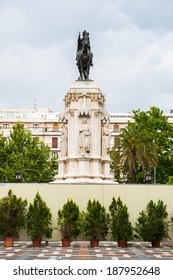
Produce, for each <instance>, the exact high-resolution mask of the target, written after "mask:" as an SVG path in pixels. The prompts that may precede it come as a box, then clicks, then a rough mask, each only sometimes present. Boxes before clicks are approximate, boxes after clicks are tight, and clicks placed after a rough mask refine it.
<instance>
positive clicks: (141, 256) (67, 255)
mask: <svg viewBox="0 0 173 280" xmlns="http://www.w3.org/2000/svg"><path fill="white" fill-rule="evenodd" d="M42 243H43V244H42V246H41V247H40V248H33V247H32V243H31V241H27V242H22V241H15V244H14V247H9V248H5V247H4V246H3V242H2V241H1V242H0V260H58V259H62V260H172V259H173V243H172V242H162V243H161V247H160V248H152V247H151V245H150V242H130V243H129V244H128V246H127V247H126V248H119V247H117V243H116V242H110V241H102V242H100V246H99V247H97V248H91V247H90V243H89V242H88V241H73V242H72V243H71V246H70V247H67V248H64V247H62V246H61V242H60V241H59V242H49V243H48V244H46V243H45V242H42Z"/></svg>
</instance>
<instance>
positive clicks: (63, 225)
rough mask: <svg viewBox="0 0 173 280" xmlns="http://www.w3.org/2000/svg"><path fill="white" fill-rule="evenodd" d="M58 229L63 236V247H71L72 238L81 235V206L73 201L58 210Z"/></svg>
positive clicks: (68, 201)
mask: <svg viewBox="0 0 173 280" xmlns="http://www.w3.org/2000/svg"><path fill="white" fill-rule="evenodd" d="M57 224H58V229H59V231H60V233H61V236H62V246H63V247H68V246H70V242H71V240H72V238H73V237H74V238H76V237H77V235H78V234H79V233H80V211H79V206H78V205H77V204H76V203H75V202H74V201H73V200H72V199H71V200H69V199H68V200H67V202H66V203H65V204H64V205H63V207H62V209H59V210H58V219H57Z"/></svg>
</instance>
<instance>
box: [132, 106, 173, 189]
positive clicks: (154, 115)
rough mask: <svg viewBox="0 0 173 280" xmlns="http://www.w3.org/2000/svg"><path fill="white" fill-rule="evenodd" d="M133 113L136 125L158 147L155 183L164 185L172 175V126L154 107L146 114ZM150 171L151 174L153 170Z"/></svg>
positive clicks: (161, 112)
mask: <svg viewBox="0 0 173 280" xmlns="http://www.w3.org/2000/svg"><path fill="white" fill-rule="evenodd" d="M133 113H134V116H133V118H134V121H135V123H136V125H137V126H139V127H140V129H141V130H142V131H143V132H144V133H145V134H146V135H149V136H150V137H151V138H152V139H153V141H154V142H155V143H156V145H157V146H158V151H157V158H158V164H157V183H162V184H164V183H166V182H167V181H168V179H169V176H172V175H173V126H172V124H170V123H169V122H168V117H167V116H165V115H163V111H161V110H160V109H159V108H156V107H151V108H150V110H149V111H146V112H143V111H140V110H137V111H134V112H133ZM150 171H152V172H153V169H152V170H150Z"/></svg>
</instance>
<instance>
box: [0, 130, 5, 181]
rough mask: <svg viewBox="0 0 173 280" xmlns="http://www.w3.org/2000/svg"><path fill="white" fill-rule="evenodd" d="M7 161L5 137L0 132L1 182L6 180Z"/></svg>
mask: <svg viewBox="0 0 173 280" xmlns="http://www.w3.org/2000/svg"><path fill="white" fill-rule="evenodd" d="M5 163H6V151H5V138H4V137H3V135H2V134H0V178H1V182H4V181H5V178H6V176H5V172H4V171H5Z"/></svg>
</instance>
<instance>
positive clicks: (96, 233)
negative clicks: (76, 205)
mask: <svg viewBox="0 0 173 280" xmlns="http://www.w3.org/2000/svg"><path fill="white" fill-rule="evenodd" d="M108 223H109V215H108V214H107V213H106V209H105V207H104V206H102V205H101V204H100V202H99V201H98V200H95V199H94V200H93V201H91V200H90V199H89V201H88V203H87V207H86V212H84V211H83V212H82V232H83V235H84V237H85V238H86V239H89V240H90V243H91V247H98V246H99V240H104V239H105V238H106V235H107V233H108Z"/></svg>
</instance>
